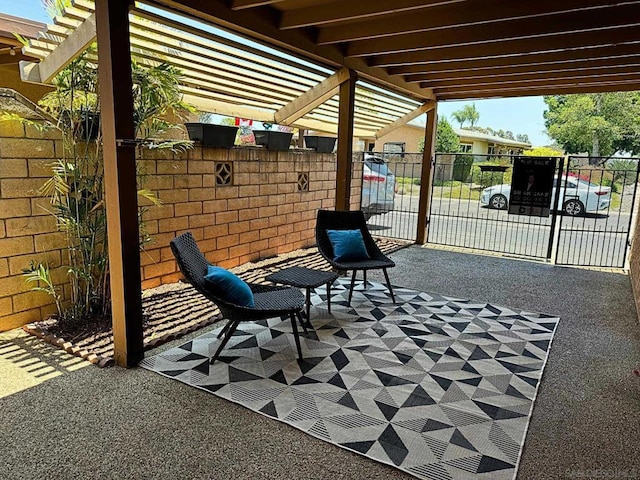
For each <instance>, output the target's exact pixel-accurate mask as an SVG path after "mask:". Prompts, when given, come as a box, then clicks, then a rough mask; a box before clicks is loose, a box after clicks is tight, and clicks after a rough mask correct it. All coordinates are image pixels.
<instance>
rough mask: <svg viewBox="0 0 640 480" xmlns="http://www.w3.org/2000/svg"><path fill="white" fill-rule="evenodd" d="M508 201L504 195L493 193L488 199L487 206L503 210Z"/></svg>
mask: <svg viewBox="0 0 640 480" xmlns="http://www.w3.org/2000/svg"><path fill="white" fill-rule="evenodd" d="M508 203H509V202H508V201H507V197H505V196H504V195H502V194H501V193H499V194H497V195H494V196H493V197H491V198H490V199H489V206H490V207H491V208H495V209H496V210H504V209H505V208H507V204H508Z"/></svg>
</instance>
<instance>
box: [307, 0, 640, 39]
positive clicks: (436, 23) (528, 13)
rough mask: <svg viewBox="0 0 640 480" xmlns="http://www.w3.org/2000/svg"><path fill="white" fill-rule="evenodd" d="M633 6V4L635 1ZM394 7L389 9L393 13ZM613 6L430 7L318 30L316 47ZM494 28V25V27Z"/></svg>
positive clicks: (495, 3)
mask: <svg viewBox="0 0 640 480" xmlns="http://www.w3.org/2000/svg"><path fill="white" fill-rule="evenodd" d="M634 3H635V2H634ZM392 5H393V4H389V6H388V7H387V9H388V10H390V11H393V7H392ZM616 6H617V4H616V3H612V2H606V1H604V0H563V2H562V6H561V7H558V3H557V2H555V1H553V0H539V1H536V2H505V1H501V0H467V1H466V2H464V5H463V6H462V7H461V6H459V5H455V4H454V5H447V4H445V5H440V6H435V7H432V8H429V9H428V10H427V11H425V12H424V13H423V14H420V13H419V12H416V11H411V12H407V13H403V14H398V15H394V16H393V21H391V19H390V18H389V17H388V16H387V17H384V18H379V19H374V20H369V21H362V22H357V23H353V24H349V25H348V27H345V26H344V25H336V26H328V27H325V28H320V29H319V31H318V34H317V43H318V44H319V45H327V44H338V43H345V42H353V41H356V40H367V39H374V38H382V37H390V36H393V35H398V34H403V33H415V32H426V31H429V30H446V29H447V28H456V29H461V28H463V27H465V26H467V25H477V24H482V23H493V24H497V23H500V28H501V27H502V26H504V25H508V22H509V21H512V20H514V19H516V18H529V20H530V21H531V22H544V21H547V20H549V18H550V17H551V16H553V15H558V14H561V13H563V12H570V11H579V13H578V15H581V14H582V12H586V11H587V10H589V9H599V10H605V9H607V8H615V7H616ZM494 28H496V25H494Z"/></svg>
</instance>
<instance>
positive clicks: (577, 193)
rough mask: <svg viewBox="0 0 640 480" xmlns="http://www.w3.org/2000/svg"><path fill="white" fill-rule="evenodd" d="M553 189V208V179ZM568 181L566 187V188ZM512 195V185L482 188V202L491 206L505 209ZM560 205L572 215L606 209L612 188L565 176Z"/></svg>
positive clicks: (555, 180)
mask: <svg viewBox="0 0 640 480" xmlns="http://www.w3.org/2000/svg"><path fill="white" fill-rule="evenodd" d="M553 182H554V183H553V185H554V187H553V190H552V192H551V208H552V209H555V198H556V188H555V185H556V182H557V178H554V180H553ZM565 183H566V189H565ZM510 195H511V185H509V184H506V183H504V184H502V185H493V186H492V187H488V188H485V189H484V190H482V194H481V195H480V203H481V204H482V205H487V206H488V207H489V208H496V209H499V210H504V209H506V208H508V207H509V197H510ZM559 203H560V205H562V211H563V212H564V213H565V214H567V215H571V216H577V215H582V214H584V213H586V212H597V211H599V210H605V209H607V208H608V207H609V204H610V203H611V188H610V187H602V186H600V185H597V184H595V183H590V182H587V181H586V180H583V179H581V178H578V177H576V176H572V175H569V176H564V177H562V182H561V186H560V202H559Z"/></svg>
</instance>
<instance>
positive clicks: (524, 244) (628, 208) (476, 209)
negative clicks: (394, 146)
mask: <svg viewBox="0 0 640 480" xmlns="http://www.w3.org/2000/svg"><path fill="white" fill-rule="evenodd" d="M514 158H515V157H514V156H506V155H501V156H496V155H475V154H438V155H436V159H435V162H434V165H433V175H432V181H433V184H432V197H431V207H430V212H429V219H428V221H429V237H428V242H429V243H432V244H439V245H447V246H453V247H464V248H470V249H475V250H485V251H491V252H498V253H503V254H511V255H514V256H522V257H532V258H539V259H545V260H549V261H554V262H555V263H557V264H560V265H580V266H597V267H612V268H623V267H624V266H625V262H626V257H627V251H628V243H629V235H630V231H631V228H632V226H633V221H634V220H633V218H634V211H635V209H634V207H635V203H636V193H637V184H638V172H639V159H636V158H606V159H605V158H598V159H595V158H591V159H589V158H584V157H569V158H568V159H564V158H561V157H558V158H557V159H556V172H555V182H556V186H557V188H556V190H558V194H557V195H556V194H555V193H554V196H555V197H556V198H557V203H558V207H557V208H556V209H552V214H551V215H550V216H549V217H548V218H547V217H530V216H525V215H510V214H508V213H507V209H506V208H507V206H508V200H509V192H510V186H511V176H512V165H513V159H514ZM363 160H364V161H363V166H362V169H363V170H362V174H363V182H362V184H363V189H362V209H363V210H364V211H365V213H366V215H367V216H368V217H369V221H368V224H369V228H370V229H371V231H372V232H373V233H375V234H377V235H382V236H388V237H393V238H400V239H405V240H415V238H416V228H417V214H418V198H419V190H420V174H421V171H422V169H421V166H422V154H408V153H405V154H393V155H390V154H380V153H375V154H373V153H372V154H365V157H364V159H363ZM372 162H373V163H374V165H371V163H372ZM376 162H380V165H384V166H382V167H378V166H376V165H375V163H376ZM389 182H394V186H395V189H394V193H393V196H392V198H393V202H392V205H391V208H390V205H389V203H388V200H389V196H388V192H389V185H390V183H389ZM385 192H386V193H385ZM385 195H386V196H385ZM385 199H386V200H385ZM385 201H386V202H387V203H386V204H384V202H385Z"/></svg>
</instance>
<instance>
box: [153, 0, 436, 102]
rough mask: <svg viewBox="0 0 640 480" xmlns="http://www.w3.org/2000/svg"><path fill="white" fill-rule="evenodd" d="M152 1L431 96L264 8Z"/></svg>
mask: <svg viewBox="0 0 640 480" xmlns="http://www.w3.org/2000/svg"><path fill="white" fill-rule="evenodd" d="M153 3H155V4H157V5H159V6H162V7H165V8H168V9H170V10H173V11H177V12H181V13H183V14H185V15H188V16H191V17H193V18H200V19H203V20H205V21H208V22H211V23H213V24H215V25H219V26H221V27H224V28H228V29H231V30H232V31H235V32H239V33H240V34H243V35H247V36H249V37H251V38H255V39H258V40H260V41H264V42H267V43H268V44H271V45H274V46H276V47H280V48H283V49H284V50H286V51H289V52H293V53H294V54H296V55H300V56H301V57H302V58H306V59H309V60H312V61H316V62H320V63H321V64H324V65H329V66H331V67H332V68H342V67H347V68H349V69H351V70H354V71H357V72H358V75H359V77H360V78H363V79H366V80H368V81H370V82H373V83H374V84H377V85H380V86H383V87H384V88H387V89H389V90H392V91H395V92H398V93H400V94H402V95H406V96H409V97H411V98H414V99H418V100H421V101H424V100H430V99H432V98H433V92H431V90H429V89H426V90H425V89H421V88H420V87H418V86H417V85H415V84H409V83H406V82H404V81H403V80H402V79H401V78H398V77H392V76H390V75H388V74H387V73H386V72H385V71H384V70H383V69H380V68H373V67H370V66H369V65H368V64H367V62H365V61H364V60H362V59H357V58H352V59H349V58H345V57H344V54H343V52H342V51H341V49H340V48H338V47H335V46H321V45H317V44H316V43H315V41H314V39H312V38H311V35H310V34H309V33H308V32H303V31H299V30H280V28H279V23H280V18H279V15H278V14H277V13H276V12H275V11H272V10H270V9H269V8H268V7H258V8H256V9H255V10H256V11H255V12H254V11H253V10H254V9H252V10H249V13H250V14H248V13H247V12H246V11H245V12H242V11H234V10H231V9H229V8H228V7H227V5H226V2H222V1H206V0H153Z"/></svg>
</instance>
